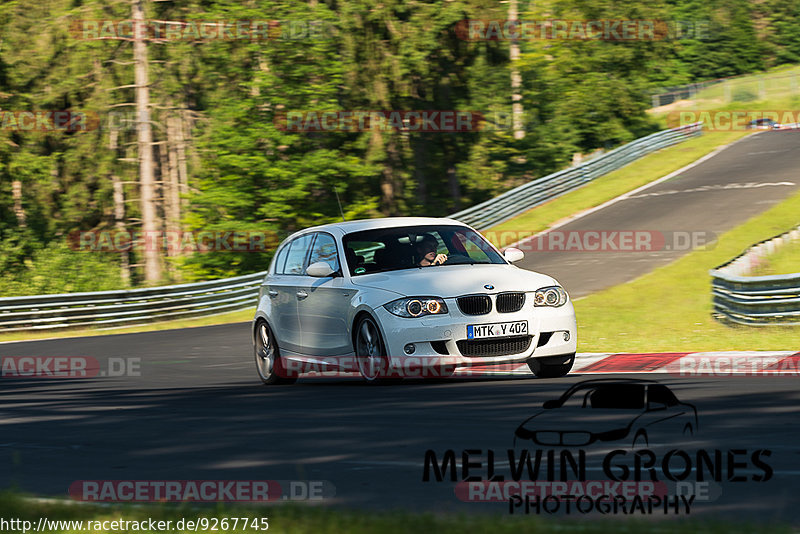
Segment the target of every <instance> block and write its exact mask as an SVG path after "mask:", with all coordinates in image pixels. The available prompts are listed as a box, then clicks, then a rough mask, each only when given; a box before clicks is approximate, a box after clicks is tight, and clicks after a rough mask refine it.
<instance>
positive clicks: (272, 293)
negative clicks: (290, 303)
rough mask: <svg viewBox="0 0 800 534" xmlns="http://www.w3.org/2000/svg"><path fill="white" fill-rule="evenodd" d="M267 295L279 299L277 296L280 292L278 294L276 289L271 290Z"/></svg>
mask: <svg viewBox="0 0 800 534" xmlns="http://www.w3.org/2000/svg"><path fill="white" fill-rule="evenodd" d="M267 294H268V295H269V296H270V297H277V296H278V292H277V291H275V290H274V289H270V290H269V291H267Z"/></svg>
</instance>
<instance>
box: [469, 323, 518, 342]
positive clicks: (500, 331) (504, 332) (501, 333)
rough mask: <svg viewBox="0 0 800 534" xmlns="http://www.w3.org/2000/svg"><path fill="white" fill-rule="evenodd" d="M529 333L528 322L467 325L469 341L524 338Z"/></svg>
mask: <svg viewBox="0 0 800 534" xmlns="http://www.w3.org/2000/svg"><path fill="white" fill-rule="evenodd" d="M527 333H528V321H514V322H513V323H492V324H471V325H467V339H484V338H491V337H509V336H524V335H526V334H527Z"/></svg>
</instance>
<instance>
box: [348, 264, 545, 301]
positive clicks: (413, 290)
mask: <svg viewBox="0 0 800 534" xmlns="http://www.w3.org/2000/svg"><path fill="white" fill-rule="evenodd" d="M352 281H353V284H355V285H356V286H361V287H370V288H377V289H384V290H389V291H394V292H396V293H400V294H402V295H405V296H433V297H442V298H450V297H457V296H459V295H467V294H474V293H501V292H503V291H536V290H537V289H539V288H540V287H545V286H552V285H555V284H557V282H556V281H555V280H554V279H553V278H551V277H550V276H547V275H544V274H541V273H537V272H533V271H527V270H525V269H520V268H518V267H514V266H512V265H441V266H435V267H420V268H411V269H403V270H399V271H388V272H385V273H373V274H363V275H360V276H355V277H353V279H352ZM486 285H490V286H493V289H488V288H485V287H484V286H486Z"/></svg>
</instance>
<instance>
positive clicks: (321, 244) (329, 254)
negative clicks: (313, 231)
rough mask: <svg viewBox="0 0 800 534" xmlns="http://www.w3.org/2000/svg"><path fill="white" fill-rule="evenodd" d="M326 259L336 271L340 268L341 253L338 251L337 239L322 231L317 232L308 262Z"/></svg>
mask: <svg viewBox="0 0 800 534" xmlns="http://www.w3.org/2000/svg"><path fill="white" fill-rule="evenodd" d="M318 261H324V262H326V263H327V264H329V265H330V266H331V268H332V269H333V270H334V271H338V270H339V254H337V252H336V241H334V239H333V236H332V235H330V234H326V233H323V232H320V233H318V234H317V239H316V240H315V241H314V246H313V248H312V249H311V257H310V258H309V259H308V264H309V265H311V264H312V263H317V262H318Z"/></svg>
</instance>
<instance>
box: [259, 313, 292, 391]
mask: <svg viewBox="0 0 800 534" xmlns="http://www.w3.org/2000/svg"><path fill="white" fill-rule="evenodd" d="M254 353H255V362H256V371H258V377H259V378H260V379H261V382H263V383H264V384H267V385H273V384H294V383H295V382H296V381H297V377H291V376H288V373H287V372H286V369H285V366H284V365H283V359H282V358H281V353H280V350H279V349H278V342H277V341H276V339H275V334H273V333H272V329H271V328H270V327H269V325H268V324H267V322H266V321H263V320H261V321H259V322H258V323H257V324H256V332H255V343H254Z"/></svg>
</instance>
